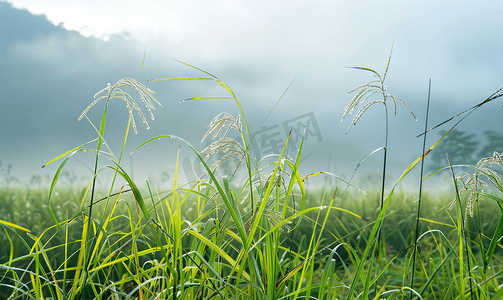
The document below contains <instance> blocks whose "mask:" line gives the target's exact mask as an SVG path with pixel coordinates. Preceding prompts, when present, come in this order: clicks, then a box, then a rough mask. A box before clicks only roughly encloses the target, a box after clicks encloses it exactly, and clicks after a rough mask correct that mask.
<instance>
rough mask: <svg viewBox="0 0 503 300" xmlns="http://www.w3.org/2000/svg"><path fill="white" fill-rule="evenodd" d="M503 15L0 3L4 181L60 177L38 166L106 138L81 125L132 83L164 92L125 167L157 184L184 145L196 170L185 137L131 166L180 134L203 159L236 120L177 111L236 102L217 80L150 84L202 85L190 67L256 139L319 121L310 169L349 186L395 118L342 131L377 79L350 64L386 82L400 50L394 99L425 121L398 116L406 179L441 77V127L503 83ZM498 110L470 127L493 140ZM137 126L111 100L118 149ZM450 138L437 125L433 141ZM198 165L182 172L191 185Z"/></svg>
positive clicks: (371, 118) (394, 169)
mask: <svg viewBox="0 0 503 300" xmlns="http://www.w3.org/2000/svg"><path fill="white" fill-rule="evenodd" d="M502 13H503V5H502V4H501V2H500V1H310V2H306V1H211V2H209V1H141V2H131V1H130V2H125V3H124V1H53V0H47V1H34V0H33V1H30V0H12V1H0V15H1V16H2V17H1V18H0V26H1V29H2V30H1V31H0V70H1V72H0V77H1V79H2V80H1V81H0V97H1V98H0V101H1V102H0V105H1V107H0V125H1V126H0V127H1V129H2V130H0V139H1V141H2V142H1V145H0V162H1V163H2V169H3V171H2V172H3V174H2V175H4V176H5V172H6V170H7V166H8V165H12V168H11V172H12V174H13V175H14V176H16V177H18V178H20V179H21V180H22V181H28V180H29V179H30V178H31V176H32V175H33V174H40V175H42V176H45V177H47V176H50V177H52V176H53V175H54V173H55V171H56V169H57V165H58V163H54V164H52V165H50V166H48V167H46V168H44V169H42V168H41V166H42V165H44V164H45V163H47V162H48V161H50V160H51V159H52V158H54V157H56V156H58V155H59V154H61V153H64V152H66V151H68V150H70V149H73V148H75V147H77V146H79V145H81V144H83V143H85V142H88V141H90V140H92V139H94V138H95V137H96V132H95V131H94V129H93V127H92V125H91V124H90V122H88V121H87V120H85V119H84V120H81V121H78V120H77V118H78V117H79V116H80V114H81V113H82V111H83V110H84V109H85V108H86V107H87V106H88V105H89V104H90V103H91V102H92V101H93V95H94V94H95V93H96V92H97V91H99V90H101V89H102V88H104V87H106V85H107V83H111V84H113V83H114V82H116V81H118V80H119V79H121V78H124V77H130V78H134V79H137V80H140V81H141V82H143V83H144V84H146V85H147V86H148V87H149V88H151V89H152V90H154V91H155V92H156V93H157V96H156V99H157V100H158V101H159V102H160V103H161V104H162V105H163V107H162V108H160V107H158V108H157V109H156V110H155V111H154V115H155V120H149V125H150V129H149V130H147V129H146V127H145V126H143V124H142V123H141V121H140V118H139V116H138V115H135V120H136V121H137V123H138V134H132V135H130V136H129V137H128V140H127V147H126V149H127V151H126V152H127V154H128V155H126V156H125V157H124V162H123V164H124V165H125V166H128V168H129V169H128V170H131V172H132V173H134V177H135V179H137V180H142V179H143V178H147V177H148V176H149V174H155V176H154V177H155V178H157V180H158V181H160V180H161V179H160V178H161V177H162V175H161V174H162V173H163V172H168V173H171V174H172V173H173V172H174V165H175V162H176V159H175V157H176V153H177V150H178V147H180V152H181V154H180V160H181V161H185V162H187V163H186V164H185V166H188V165H190V164H193V162H194V156H193V154H191V153H190V149H188V148H187V147H186V146H184V145H181V144H180V143H179V142H177V141H169V140H162V141H158V143H156V144H154V143H152V144H151V145H149V146H148V147H145V148H143V149H140V150H139V151H138V152H136V153H134V154H133V155H132V156H129V152H130V151H131V150H132V149H134V148H135V147H136V146H137V145H139V144H140V143H142V142H143V141H145V140H147V139H149V138H151V137H154V136H157V135H161V134H175V135H178V136H181V137H183V138H184V139H186V140H187V141H189V142H190V143H191V144H193V145H195V146H196V148H197V149H198V150H202V149H203V148H204V147H205V146H206V145H207V142H203V143H202V144H201V143H200V140H201V138H202V136H203V135H204V133H205V132H206V129H207V127H206V125H207V124H208V123H209V122H210V121H211V120H212V119H213V118H214V117H215V116H216V115H217V114H218V113H220V112H224V111H225V112H229V113H230V114H232V115H233V116H234V117H237V115H238V114H240V112H239V110H238V107H237V105H236V103H235V102H232V101H227V100H197V101H187V102H183V103H179V102H180V101H181V100H183V99H187V98H191V97H202V96H227V94H226V91H225V90H224V89H222V87H221V86H219V85H218V84H216V83H215V82H214V81H212V82H205V81H186V82H181V81H177V82H147V80H148V79H152V78H168V77H201V76H203V75H204V76H205V75H206V74H204V73H202V72H201V71H198V70H196V69H194V68H191V67H189V66H187V65H185V64H183V63H180V62H179V61H182V62H185V63H187V64H190V65H193V66H195V67H197V68H200V69H203V70H205V71H207V72H210V73H211V74H214V75H215V76H217V77H218V78H219V79H220V80H221V81H222V82H224V83H225V84H227V85H228V86H230V87H231V88H232V90H233V91H234V92H235V94H236V96H237V97H238V99H239V100H240V102H241V104H242V108H243V111H244V114H245V118H246V121H247V124H248V125H249V127H250V131H251V132H252V133H257V136H261V135H264V134H265V135H273V136H275V141H283V140H284V139H285V136H286V135H285V131H286V129H285V128H286V127H288V126H291V125H294V126H301V125H306V124H308V123H309V124H311V127H310V129H311V130H310V131H309V132H308V135H307V139H306V145H305V147H304V153H305V154H304V157H305V159H304V161H303V165H301V170H302V171H303V172H304V173H305V174H308V173H309V172H315V171H329V172H331V173H336V174H338V175H340V176H345V177H346V178H349V177H350V176H351V173H352V172H353V170H354V168H355V167H356V165H357V164H358V162H359V161H360V160H361V159H362V158H364V157H365V156H366V155H367V154H369V153H371V152H372V151H373V150H375V149H377V148H379V147H382V146H383V145H384V124H385V123H384V110H383V106H380V105H377V106H372V107H371V108H370V109H369V110H368V111H366V112H365V114H364V115H363V117H362V118H361V119H360V121H359V122H358V124H357V125H356V126H354V127H353V128H352V129H351V130H350V131H349V132H348V133H347V134H346V131H347V128H348V127H349V125H350V122H351V119H352V118H353V117H354V115H355V113H356V112H355V113H353V114H352V115H349V116H348V117H347V118H345V119H344V120H343V121H342V122H341V118H342V115H343V112H344V108H345V107H346V105H347V103H348V102H349V101H350V100H351V98H352V96H353V94H350V95H348V91H350V90H351V89H353V88H355V87H357V86H359V85H362V84H364V83H366V82H368V81H370V80H373V79H374V78H373V77H372V76H371V74H370V73H369V72H365V71H361V70H355V69H350V68H347V67H350V66H363V67H368V68H372V69H375V70H376V71H377V72H379V73H381V74H382V73H383V72H384V70H385V68H386V63H387V61H388V57H389V55H390V50H391V48H392V47H393V52H392V56H391V62H390V66H389V71H388V74H387V79H386V86H387V92H388V93H390V94H392V95H395V96H398V97H400V98H401V99H403V100H404V101H406V103H407V104H408V105H409V106H410V108H411V109H412V110H413V111H414V113H415V115H416V116H417V118H418V121H415V120H414V118H413V117H412V116H411V114H410V113H409V111H408V109H407V108H406V107H405V106H404V105H402V104H401V103H398V104H397V115H396V116H395V115H393V114H392V110H391V111H390V112H391V114H390V119H389V122H390V135H389V136H390V138H389V147H388V149H389V150H388V154H389V156H390V159H389V169H390V176H391V178H392V179H395V180H396V179H397V178H398V176H399V175H400V174H401V172H402V171H403V170H404V169H405V168H406V167H407V165H408V164H409V163H411V162H412V161H413V160H414V159H415V158H417V157H418V156H419V155H420V154H421V142H422V140H421V139H418V138H416V135H417V134H419V133H420V132H421V131H422V128H423V127H424V119H425V109H426V99H427V96H428V80H429V79H430V78H431V80H432V88H431V99H432V100H431V101H432V104H431V107H430V120H429V122H431V124H434V123H435V124H436V123H439V122H441V121H443V120H444V119H446V118H448V117H450V116H452V115H455V114H457V113H459V112H461V111H463V110H464V109H466V108H468V107H471V106H473V105H475V104H477V103H479V102H481V101H483V100H484V99H485V98H486V97H488V96H489V95H490V94H492V93H493V92H495V91H496V90H498V89H499V88H500V87H502V86H503V71H502V68H501V65H503V51H502V50H503V40H502V39H501V38H500V35H501V32H503V24H502V23H501V22H499V20H500V16H501V15H502ZM144 56H145V60H144V61H143V58H144ZM143 62H144V63H143ZM142 63H143V68H142ZM292 82H293V84H292ZM290 85H291V86H290ZM289 86H290V88H288V87H289ZM287 89H288V91H287V92H286V93H285V94H284V96H283V97H282V98H281V101H279V103H277V101H278V99H279V98H280V97H281V96H282V95H283V93H284V92H285V90H287ZM374 99H378V98H372V99H371V98H369V99H368V100H369V101H371V100H374ZM276 103H277V105H276V106H275V104H276ZM100 104H101V105H100ZM140 107H142V109H143V110H144V112H146V110H145V108H144V107H143V106H140ZM273 107H274V110H272V112H271V109H272V108H273ZM360 107H361V106H359V107H358V108H357V109H359V108H360ZM102 109H103V103H98V104H97V105H96V106H95V107H93V108H92V109H91V110H90V111H89V113H88V116H89V118H90V120H91V121H92V122H94V124H95V125H96V126H97V124H98V123H99V118H100V116H101V112H102ZM390 109H391V108H390ZM502 112H503V108H502V103H501V100H500V101H499V102H498V101H494V103H491V104H488V105H487V106H484V107H483V108H481V109H480V110H479V111H477V112H476V113H474V114H472V115H471V116H470V117H469V118H467V119H466V120H465V121H464V122H463V123H462V124H460V126H459V129H461V130H464V131H467V132H469V133H477V134H478V138H479V139H480V141H481V143H482V144H483V143H484V137H483V135H482V132H484V131H485V130H495V131H499V132H501V131H503V129H501V128H502V127H503V126H502V125H503V122H502V121H501V117H500V116H501V114H502ZM266 116H267V117H266ZM127 117H128V115H127V110H126V108H125V105H124V104H123V103H121V102H120V101H117V102H114V103H111V106H110V108H109V117H108V118H107V131H106V137H105V139H106V140H107V144H108V145H109V146H110V147H111V148H112V150H113V152H114V153H115V154H117V155H118V153H119V152H120V147H121V145H122V139H123V136H124V132H125V128H126V127H125V125H126V124H127ZM299 122H300V123H299ZM299 124H300V125H299ZM287 125H288V126H287ZM262 126H263V127H262ZM285 126H286V127H285ZM301 127H302V126H301ZM299 128H300V127H299ZM266 129H267V130H266ZM441 129H448V127H442V128H441ZM309 133H310V135H309ZM439 137H440V136H439V135H438V131H433V132H432V133H431V134H430V135H429V138H428V142H427V144H428V146H429V145H431V144H433V143H434V142H435V141H436V140H437V139H438V138H439ZM257 140H259V139H258V138H257ZM262 146H263V147H266V146H270V147H269V148H267V150H269V151H273V150H274V149H275V148H274V145H268V144H267V143H266V144H264V145H262ZM257 147H258V148H260V146H257ZM262 150H263V152H264V153H262V154H266V153H265V152H267V151H265V150H266V149H265V148H264V149H262ZM259 152H260V149H259ZM292 153H294V152H293V150H292ZM292 155H294V154H292ZM70 161H71V162H70V163H69V164H68V166H67V167H65V168H66V169H68V170H71V171H72V172H76V173H78V174H81V173H83V174H87V175H89V174H90V172H91V171H90V167H89V166H90V162H92V161H93V159H92V155H91V154H90V153H87V154H85V153H79V154H78V155H75V156H74V157H72V159H71V160H70ZM131 163H132V166H133V168H131ZM381 163H382V152H379V153H377V154H375V155H373V156H372V157H371V158H369V159H368V160H367V161H366V162H365V163H364V164H362V166H361V167H360V169H359V170H358V173H357V174H359V175H362V176H363V175H365V174H371V173H379V172H380V168H381V167H379V165H380V164H381ZM187 168H188V167H187ZM190 169H191V168H188V169H184V170H182V171H181V173H183V174H184V175H185V177H186V178H189V177H191V174H190V173H191V170H190ZM192 169H193V168H192ZM192 171H193V172H194V174H195V173H197V172H196V171H195V170H192ZM416 177H417V176H416ZM172 179H173V177H171V179H170V180H172ZM415 180H418V179H416V178H415V177H414V176H411V182H412V184H415ZM432 184H433V183H432Z"/></svg>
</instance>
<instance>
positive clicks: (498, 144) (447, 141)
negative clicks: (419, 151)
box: [429, 129, 503, 170]
mask: <svg viewBox="0 0 503 300" xmlns="http://www.w3.org/2000/svg"><path fill="white" fill-rule="evenodd" d="M446 132H447V131H446V130H441V131H440V132H439V134H440V136H443V135H444V134H445V133H446ZM484 135H485V137H486V140H487V144H486V145H485V146H484V147H482V149H479V145H480V141H477V140H475V137H476V135H475V134H467V133H466V132H465V131H461V130H457V129H453V130H452V131H451V132H450V133H449V134H448V135H447V136H446V137H445V138H444V139H443V140H442V141H441V142H440V144H438V146H437V147H436V148H435V149H434V150H433V151H432V153H431V157H432V160H433V163H432V164H431V165H430V166H429V169H431V170H438V169H441V168H443V167H445V166H447V165H448V164H449V163H448V162H447V156H446V154H445V153H446V152H447V153H448V154H449V157H450V159H451V162H452V164H453V165H460V164H463V165H475V164H477V162H478V161H479V160H480V159H482V158H485V157H492V156H493V154H494V152H495V151H496V152H498V153H501V152H503V133H500V132H496V131H492V130H487V131H484Z"/></svg>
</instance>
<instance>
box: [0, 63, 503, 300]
mask: <svg viewBox="0 0 503 300" xmlns="http://www.w3.org/2000/svg"><path fill="white" fill-rule="evenodd" d="M390 59H391V55H390ZM189 66H190V65H189ZM388 66H389V60H388V65H387V67H386V70H385V72H384V74H383V75H382V76H381V74H379V73H378V72H376V71H374V70H371V69H368V68H356V69H359V70H362V71H366V72H371V73H373V74H374V75H376V78H378V80H373V81H371V82H369V83H367V84H364V85H362V86H360V87H358V88H357V89H355V91H356V95H355V96H354V97H353V99H352V100H351V101H350V103H349V104H348V107H347V108H346V112H345V113H344V117H345V116H346V115H347V113H350V112H351V111H352V110H353V109H355V108H356V107H357V106H358V105H359V104H360V103H361V102H363V101H364V100H366V99H367V98H368V97H369V96H372V95H374V96H379V97H381V96H382V99H380V100H374V101H369V102H368V104H366V105H364V106H363V107H362V108H361V109H360V111H359V112H358V113H357V114H356V117H355V118H354V119H353V121H351V124H355V123H356V122H357V121H358V120H359V118H361V117H362V116H363V114H364V112H365V111H366V110H367V108H368V107H369V106H371V105H374V104H377V105H380V104H383V107H384V112H385V114H386V123H385V124H384V126H385V128H386V131H385V132H386V137H385V141H386V142H385V145H384V147H382V148H381V149H380V150H382V151H384V160H383V171H382V174H381V175H382V185H381V186H380V187H379V188H377V189H375V190H373V191H367V193H364V192H363V191H360V190H359V189H358V188H357V187H355V186H353V184H352V183H351V182H347V181H346V180H344V179H343V178H340V177H337V176H336V175H334V174H328V173H325V172H323V171H320V172H319V173H314V174H300V173H299V171H298V170H299V162H300V158H301V156H302V155H303V152H302V147H303V140H302V141H301V143H300V146H299V151H298V154H297V156H296V157H293V158H290V157H287V156H286V155H285V149H286V148H287V146H288V140H287V141H286V143H285V145H284V148H283V152H282V153H277V154H276V155H272V156H268V157H265V158H263V159H261V160H258V161H256V160H254V159H253V157H252V155H251V154H250V149H249V145H251V141H252V139H253V137H251V136H250V133H249V130H248V125H247V122H246V118H245V115H244V112H243V111H242V109H241V103H240V102H239V100H238V99H237V98H236V96H235V94H234V92H233V91H232V90H231V88H230V87H229V86H227V85H226V84H225V83H223V82H221V81H220V80H219V79H218V78H217V77H215V76H214V75H212V74H210V73H208V72H206V71H202V70H200V71H202V72H203V77H200V78H167V79H155V80H154V81H177V80H210V81H214V82H215V84H217V85H220V86H221V87H223V88H224V89H225V90H226V91H227V92H228V95H227V96H222V97H201V98H194V99H191V100H201V101H203V100H205V99H208V98H211V99H220V98H221V99H231V100H233V101H234V102H235V104H236V105H237V106H238V108H239V110H240V115H239V116H236V117H235V116H232V115H230V114H227V113H222V114H219V115H217V116H216V117H215V118H214V120H213V121H212V123H211V124H210V127H209V128H210V129H209V131H208V133H207V136H205V138H210V137H211V136H214V137H215V138H214V139H213V143H212V144H210V145H209V146H208V147H207V148H206V149H204V150H203V151H201V152H199V151H197V150H196V149H195V148H193V147H192V146H191V145H190V144H189V143H187V142H185V141H184V140H183V139H182V138H180V137H174V136H170V135H164V136H158V137H154V138H152V139H149V140H147V141H145V142H144V143H142V144H141V145H139V146H138V147H137V148H136V149H135V150H134V151H136V150H137V149H139V148H142V147H155V141H157V140H159V139H163V138H168V137H170V138H175V139H177V140H179V141H182V142H184V143H186V144H187V145H188V146H189V147H190V148H191V149H193V151H194V154H195V155H196V156H197V157H198V158H199V160H200V161H201V163H202V165H203V167H204V169H205V170H206V174H205V175H204V176H202V177H201V178H200V179H198V180H196V181H193V182H189V183H186V184H181V183H180V182H179V179H178V176H177V174H178V170H179V164H178V162H179V159H177V160H176V161H177V163H176V166H175V167H174V170H175V172H174V176H173V177H174V178H173V179H172V181H173V184H172V186H173V187H174V188H172V189H169V190H165V189H163V188H161V187H158V186H153V185H150V184H149V182H148V181H147V185H146V186H144V187H143V186H142V187H139V186H138V185H137V183H135V182H134V181H133V180H132V179H131V177H130V175H129V174H128V172H127V171H126V170H124V169H123V168H122V166H121V161H122V159H123V156H124V153H123V150H124V145H125V144H126V140H127V136H128V134H129V132H130V131H131V129H133V130H134V131H135V132H136V122H135V119H134V114H137V115H138V116H139V117H140V118H141V119H142V121H143V123H145V124H146V126H149V125H148V123H147V119H146V118H145V115H144V114H143V113H142V111H141V109H140V107H139V105H138V104H137V103H136V100H135V98H136V99H140V100H141V101H142V102H143V103H144V105H146V107H147V109H148V111H149V114H152V110H153V109H154V105H155V104H156V103H157V104H159V103H158V102H157V100H155V98H154V93H153V91H152V90H150V89H149V88H147V87H146V86H145V85H143V84H141V83H139V82H138V81H136V80H133V79H127V78H126V79H121V80H119V81H118V82H117V83H116V84H114V85H108V87H106V88H105V89H103V90H101V91H100V92H98V93H97V94H96V96H95V98H96V101H94V102H93V103H92V104H91V105H90V106H89V107H88V108H87V109H86V110H85V111H84V112H83V114H82V115H81V116H80V119H82V118H85V117H86V114H87V113H90V112H94V108H93V107H95V106H96V107H97V106H98V103H100V104H101V103H102V102H104V109H103V112H102V118H101V123H100V124H97V125H96V126H95V128H96V131H97V133H98V136H97V138H96V139H95V140H93V141H89V142H87V143H85V144H83V145H81V146H79V147H77V148H75V149H71V150H70V151H68V152H66V153H63V154H61V155H59V156H57V157H55V159H53V160H51V161H50V162H48V163H47V164H52V163H56V162H57V163H59V167H58V169H57V171H56V173H55V175H54V177H53V179H52V182H51V184H49V186H47V187H33V188H29V187H23V188H21V187H13V186H7V185H5V186H3V187H2V188H1V189H0V201H1V202H0V203H1V208H0V224H2V233H1V234H0V242H1V244H2V248H1V252H0V274H1V279H0V286H1V288H0V298H1V299H342V298H346V299H411V298H417V299H501V298H502V297H503V289H501V288H500V286H501V285H502V284H503V275H502V274H503V262H502V259H503V256H502V254H503V252H502V251H503V249H501V248H502V244H501V242H500V238H501V236H502V235H503V218H502V212H503V206H502V205H503V197H502V192H503V186H502V182H503V180H502V177H501V168H500V167H503V160H502V157H501V154H498V153H495V154H494V156H493V157H490V158H486V159H482V160H481V161H480V162H479V164H477V166H474V167H473V168H469V170H471V173H467V174H464V175H465V176H463V174H455V172H457V169H456V170H454V169H453V168H452V167H450V168H449V167H446V169H445V171H444V172H443V173H442V174H451V170H452V177H449V180H451V182H452V183H451V184H452V188H451V189H450V190H451V191H450V192H447V191H446V192H438V191H422V189H421V188H419V191H418V193H416V192H411V191H407V192H406V191H402V190H400V188H399V186H400V182H401V180H402V179H403V178H405V177H406V176H407V174H408V173H409V172H410V170H412V169H413V168H421V170H422V169H423V166H422V165H421V163H422V162H423V158H424V157H425V156H426V155H428V154H429V153H430V152H431V151H434V148H435V147H436V145H437V144H438V143H439V142H441V140H442V139H443V138H444V137H446V136H447V135H448V134H449V132H450V131H451V130H452V129H453V128H454V127H455V125H454V126H453V127H452V128H451V130H449V131H446V133H445V134H444V135H443V136H442V138H441V139H440V140H439V141H438V142H437V143H435V144H434V145H432V146H430V147H429V148H428V149H426V147H425V148H424V149H423V153H425V154H424V155H422V156H421V157H419V158H418V159H416V160H415V161H413V162H410V165H409V167H408V168H407V169H405V170H404V172H403V174H402V176H401V177H400V178H399V179H398V180H397V182H396V183H395V184H394V185H393V188H392V189H390V190H386V191H385V190H384V188H383V187H384V186H388V185H386V182H385V179H386V178H387V176H386V164H387V163H386V161H387V159H386V155H387V150H388V145H387V139H388V123H387V120H388V106H391V105H393V106H395V105H396V103H403V104H404V105H406V104H405V102H403V101H402V100H401V99H400V98H398V97H395V96H392V95H388V94H386V93H385V91H386V87H385V86H384V83H385V79H386V74H387V72H388ZM190 67H192V66H190ZM126 89H132V90H133V91H134V92H135V94H133V96H135V97H133V96H131V95H130V94H128V93H127V92H126ZM500 96H501V90H500V91H498V92H497V93H495V94H493V95H492V96H491V97H489V98H488V99H487V100H486V101H485V102H482V103H480V104H479V105H478V106H477V105H476V106H474V107H472V108H471V109H470V110H468V111H467V112H466V114H465V116H467V115H469V114H470V113H471V111H473V110H475V109H478V108H479V107H481V106H482V105H483V104H484V103H487V102H489V101H492V100H494V99H497V98H498V97H500ZM114 99H117V100H123V101H125V103H126V105H127V108H128V111H129V122H128V123H127V124H126V135H125V136H124V143H123V145H122V148H121V149H122V150H121V152H120V153H114V152H112V151H111V150H110V148H108V144H107V143H106V141H104V140H103V136H104V132H105V129H106V126H105V124H106V116H107V107H108V102H109V101H110V100H114ZM117 100H114V101H117ZM100 101H101V102H100ZM159 105H160V104H159ZM411 113H412V111H411ZM412 115H413V116H414V114H412ZM414 118H415V116H414ZM152 119H153V115H152ZM463 119H464V117H460V120H463ZM426 125H427V124H425V130H426V129H427V126H426ZM351 126H352V125H351ZM351 126H349V128H348V131H349V129H350V128H351ZM131 127H132V128H131ZM229 132H234V133H238V134H239V136H240V139H238V140H236V139H233V138H229V137H228V135H227V134H228V133H229ZM90 145H95V148H94V149H91V148H88V147H89V146H90ZM425 146H426V145H425ZM81 151H93V153H96V158H95V160H94V161H93V164H94V165H95V168H94V174H95V177H94V178H93V179H91V180H90V181H89V182H88V185H86V186H85V187H81V188H78V187H76V185H73V186H68V187H66V188H61V187H59V185H57V182H58V180H59V179H60V175H61V174H63V172H64V171H65V170H66V169H65V165H66V163H67V161H68V160H71V159H72V156H74V155H78V154H79V152H81ZM134 151H133V152H134ZM218 154H220V156H218V159H215V157H217V155H218ZM212 158H213V160H211V159H212ZM227 159H236V160H238V161H239V162H240V163H239V168H241V171H242V172H244V174H247V176H246V178H245V179H244V180H243V179H241V178H238V177H235V176H234V173H233V172H227V173H226V175H224V176H218V177H217V176H215V170H216V169H217V168H220V167H221V166H222V164H223V161H225V160H227ZM210 161H212V164H210ZM103 170H112V171H114V174H115V175H114V178H113V180H112V183H111V184H110V187H109V188H107V189H106V190H104V189H98V188H97V187H96V185H95V179H96V178H99V177H100V176H101V172H102V171H103ZM231 171H232V170H231ZM498 172H500V173H498ZM223 173H225V172H223ZM421 174H423V173H421ZM313 176H325V177H327V176H328V177H332V178H336V179H337V180H338V183H337V184H335V185H334V184H331V185H328V184H327V185H326V186H324V187H322V188H320V187H317V188H313V189H310V188H309V186H306V185H304V182H305V180H306V179H307V178H309V177H313ZM424 176H426V175H422V176H421V177H424ZM437 176H438V175H437ZM484 183H487V185H484ZM446 190H449V189H446ZM418 194H419V197H418Z"/></svg>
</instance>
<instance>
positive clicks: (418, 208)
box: [410, 78, 431, 299]
mask: <svg viewBox="0 0 503 300" xmlns="http://www.w3.org/2000/svg"><path fill="white" fill-rule="evenodd" d="M430 94H431V78H430V80H429V83H428V101H427V103H426V117H425V120H424V130H425V132H426V129H427V128H428V116H429V112H430ZM425 151H426V134H425V135H424V138H423V150H422V152H421V153H425ZM423 171H424V159H423V160H422V161H421V175H420V176H419V200H418V203H417V217H416V233H415V235H414V248H413V254H412V274H411V279H410V287H411V289H414V273H415V270H416V269H415V267H416V252H417V238H418V236H419V219H420V217H421V195H422V191H423ZM410 298H411V299H412V291H411V294H410Z"/></svg>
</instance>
